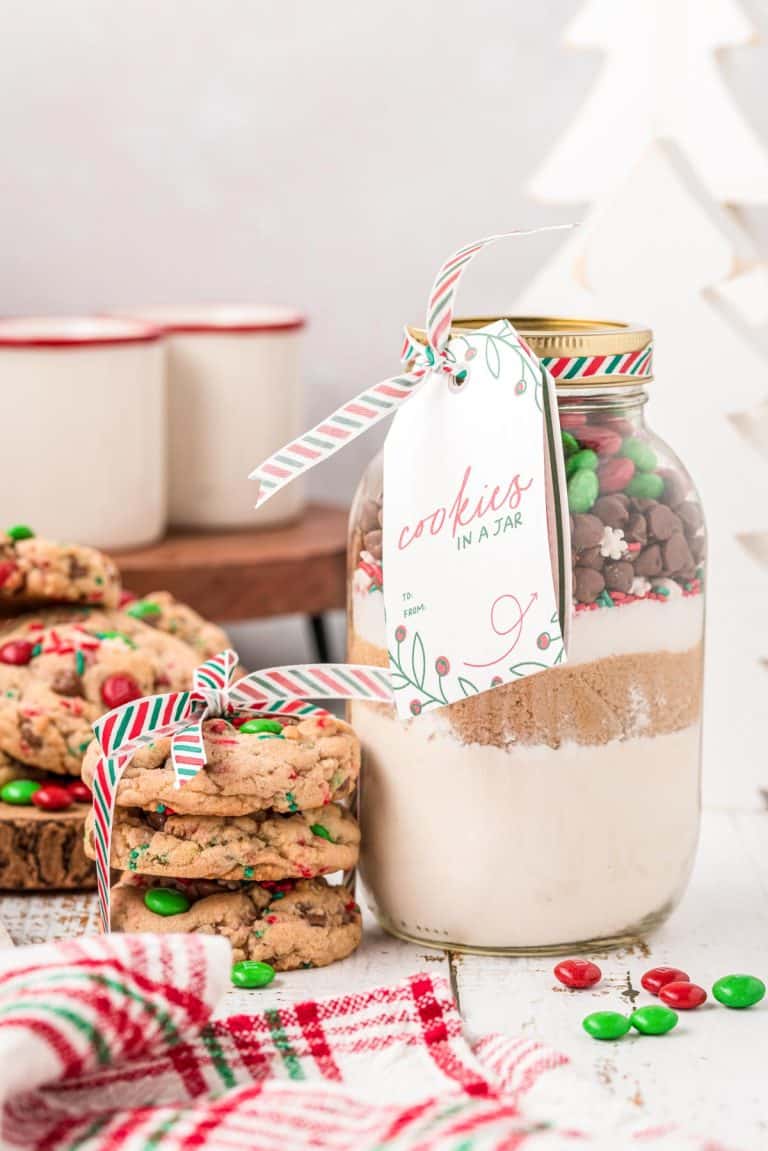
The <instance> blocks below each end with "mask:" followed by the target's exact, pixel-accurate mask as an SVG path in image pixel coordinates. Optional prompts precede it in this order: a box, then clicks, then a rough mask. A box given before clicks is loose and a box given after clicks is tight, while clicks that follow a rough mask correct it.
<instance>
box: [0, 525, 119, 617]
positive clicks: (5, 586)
mask: <svg viewBox="0 0 768 1151" xmlns="http://www.w3.org/2000/svg"><path fill="white" fill-rule="evenodd" d="M119 601H120V575H119V572H118V570H117V567H116V566H115V564H114V563H113V562H112V560H111V559H110V558H109V557H108V556H106V555H104V553H103V552H100V551H97V550H96V549H95V548H89V547H83V546H82V545H81V544H62V543H55V542H54V541H52V540H44V539H38V537H37V536H36V535H35V533H34V532H33V531H32V530H31V529H30V528H28V527H26V525H24V524H17V525H16V526H15V527H11V528H8V529H7V531H6V532H5V533H4V534H2V535H0V612H13V611H17V610H22V611H23V610H29V608H30V606H33V605H36V604H46V603H87V604H99V605H101V606H103V607H117V605H118V603H119Z"/></svg>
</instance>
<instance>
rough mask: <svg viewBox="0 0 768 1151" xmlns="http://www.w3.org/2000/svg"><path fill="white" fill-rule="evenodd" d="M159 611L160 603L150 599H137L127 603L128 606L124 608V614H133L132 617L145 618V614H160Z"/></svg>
mask: <svg viewBox="0 0 768 1151" xmlns="http://www.w3.org/2000/svg"><path fill="white" fill-rule="evenodd" d="M161 611H162V609H161V607H160V604H159V603H155V602H154V600H151V599H137V600H136V602H135V603H129V604H128V607H127V608H125V614H126V615H130V616H133V618H134V619H146V618H147V616H152V615H160V612H161Z"/></svg>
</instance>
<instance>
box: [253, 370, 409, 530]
mask: <svg viewBox="0 0 768 1151" xmlns="http://www.w3.org/2000/svg"><path fill="white" fill-rule="evenodd" d="M424 375H425V372H424V371H423V370H421V371H415V372H405V373H403V375H401V376H392V377H391V379H388V380H382V381H381V383H379V384H375V385H374V386H373V387H372V388H368V389H367V390H366V391H364V392H361V393H360V395H359V396H355V398H354V399H353V400H349V401H348V402H347V403H346V404H342V406H341V407H340V408H337V409H336V411H335V412H334V413H333V414H332V415H330V416H328V418H327V419H325V420H323V422H322V423H321V424H317V425H316V426H315V427H314V428H312V429H311V430H310V431H308V432H305V433H304V435H302V436H300V437H299V438H298V439H297V440H293V441H292V442H291V443H289V444H286V445H285V447H283V448H281V449H280V450H279V451H278V452H275V454H274V455H272V456H270V457H269V458H268V459H266V460H264V462H263V463H261V464H259V466H258V467H256V468H254V470H253V471H252V472H251V474H250V475H249V477H248V478H249V479H251V480H256V483H257V485H258V487H257V490H256V503H255V505H254V507H256V508H260V507H262V506H263V505H264V504H265V503H266V502H267V500H269V499H271V498H272V496H274V495H277V493H278V492H279V491H280V490H281V489H282V488H284V487H286V485H287V484H290V483H291V482H292V481H293V480H295V479H298V477H299V476H301V475H304V473H305V472H308V471H309V470H310V468H313V467H315V465H316V464H319V463H322V462H323V460H327V459H330V457H331V456H333V455H335V454H336V452H338V451H340V450H341V448H343V447H346V445H347V444H350V443H352V441H353V440H355V439H357V437H358V436H361V435H363V433H364V432H367V431H368V430H369V429H370V428H372V427H374V426H375V425H376V424H378V423H379V422H380V421H381V420H383V419H385V417H386V416H389V415H391V414H392V413H393V412H394V411H396V410H397V408H399V407H400V405H401V404H403V403H405V401H406V400H408V399H410V397H411V396H412V395H413V393H414V391H415V389H416V388H417V387H418V385H419V384H420V383H421V381H422V380H423V379H424Z"/></svg>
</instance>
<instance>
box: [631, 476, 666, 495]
mask: <svg viewBox="0 0 768 1151" xmlns="http://www.w3.org/2000/svg"><path fill="white" fill-rule="evenodd" d="M624 491H625V492H626V493H627V495H628V496H634V497H635V499H636V500H658V499H659V498H660V497H661V493H662V492H663V491H664V480H663V479H662V478H661V476H657V475H656V473H655V472H636V473H635V475H634V476H633V477H632V479H631V480H630V481H629V483H628V484H627V486H626V487H625V488H624Z"/></svg>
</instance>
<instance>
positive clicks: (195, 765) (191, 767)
mask: <svg viewBox="0 0 768 1151" xmlns="http://www.w3.org/2000/svg"><path fill="white" fill-rule="evenodd" d="M205 714H206V713H203V714H202V715H201V716H200V717H199V719H196V720H194V721H193V722H192V723H190V724H188V725H187V726H186V727H184V728H182V729H181V731H179V732H177V733H176V735H174V737H173V739H172V740H171V760H172V762H173V774H174V776H175V777H176V781H175V783H174V787H181V785H182V783H186V782H187V780H190V779H194V778H195V776H196V775H197V773H198V772H199V771H202V769H203V768H204V767H205V764H206V758H205V745H204V743H203V720H204V719H205Z"/></svg>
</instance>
